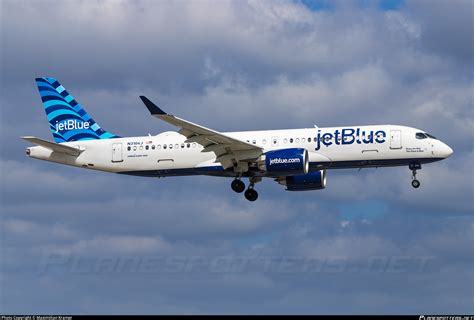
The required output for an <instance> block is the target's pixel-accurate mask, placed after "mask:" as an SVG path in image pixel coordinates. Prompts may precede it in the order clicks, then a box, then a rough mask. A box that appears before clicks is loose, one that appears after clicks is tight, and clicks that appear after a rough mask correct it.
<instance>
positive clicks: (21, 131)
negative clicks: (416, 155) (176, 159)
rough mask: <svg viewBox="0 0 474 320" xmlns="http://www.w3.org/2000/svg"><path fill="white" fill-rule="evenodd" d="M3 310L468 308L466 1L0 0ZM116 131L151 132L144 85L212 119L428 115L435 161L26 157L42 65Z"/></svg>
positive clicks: (160, 98) (241, 124)
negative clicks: (173, 171) (419, 164)
mask: <svg viewBox="0 0 474 320" xmlns="http://www.w3.org/2000/svg"><path fill="white" fill-rule="evenodd" d="M0 13H1V18H0V34H1V47H0V48H1V50H0V59H1V72H0V84H1V92H0V104H1V113H0V119H1V126H0V144H1V146H2V147H1V148H0V176H1V186H0V187H1V197H0V313H70V314H91V313H93V314H116V313H127V314H150V313H153V314H155V313H159V314H161V313H166V314H176V313H190V314H215V313H225V314H235V313H245V314H250V313H251V314H260V313H283V314H287V313H298V314H307V313H317V314H321V313H323V314H352V313H355V314H366V313H382V314H391V313H397V314H406V313H414V314H430V313H437V314H449V313H470V314H472V313H473V312H474V307H473V306H474V250H473V249H474V219H473V212H474V210H473V209H474V200H473V199H474V193H473V186H472V185H473V173H472V164H473V160H474V154H473V143H472V141H473V139H474V130H473V128H474V127H473V124H474V114H473V110H474V107H473V92H474V90H473V89H474V88H473V76H474V74H473V70H474V68H473V67H474V66H473V56H474V53H473V51H474V49H473V46H474V41H473V39H474V38H473V30H474V28H473V2H472V1H462V0H454V1H438V0H434V1H424V0H418V1H376V0H374V1H369V0H360V1H343V0H341V1H323V0H321V1H306V0H303V1H224V0H222V1H151V0H150V1H106V0H104V1H62V2H59V3H58V2H57V1H13V0H3V1H0ZM41 76H50V77H55V78H57V79H58V80H59V81H60V82H61V83H62V84H63V85H64V86H65V87H66V88H67V89H68V91H69V92H70V93H71V94H72V95H73V96H74V97H75V98H76V99H77V100H78V101H79V103H81V105H82V106H83V107H84V108H85V109H86V110H87V111H88V112H89V114H91V115H92V116H93V117H94V119H95V120H96V121H97V122H99V123H100V125H101V126H102V127H103V128H105V129H106V130H107V131H110V132H113V133H115V134H118V135H120V136H139V135H147V134H158V133H160V132H163V131H169V130H175V128H174V127H172V126H170V125H168V124H166V123H163V122H160V121H159V120H157V119H155V118H152V117H150V115H149V113H148V111H147V110H146V108H145V107H144V106H143V104H142V103H141V101H140V100H139V98H138V96H139V95H146V96H148V97H149V98H150V99H152V100H153V101H154V102H156V103H157V104H158V105H160V106H161V107H162V108H163V109H164V110H166V111H168V112H170V113H173V114H176V115H179V116H180V117H182V118H185V119H188V120H190V121H193V122H196V123H199V124H202V125H204V126H206V127H210V128H213V129H215V130H219V131H236V130H259V129H283V128H304V127H312V126H313V125H314V124H316V125H318V126H320V127H324V126H350V125H367V124H400V125H406V126H412V127H416V128H421V129H423V130H426V131H427V132H429V133H431V134H433V135H435V136H437V137H438V138H439V139H441V140H442V141H444V142H446V143H447V144H448V145H450V146H451V147H452V148H453V149H454V154H453V155H452V156H451V157H450V158H449V159H447V160H445V161H442V162H437V163H434V164H429V165H425V166H423V169H422V170H421V171H419V174H418V178H419V180H420V181H421V184H422V185H421V188H420V189H417V190H414V189H413V188H412V187H411V186H410V180H411V173H410V171H409V170H408V168H405V167H400V168H386V169H363V170H360V171H358V170H337V171H330V172H329V173H328V185H327V189H325V190H321V191H314V192H300V193H295V192H287V191H285V190H284V188H283V187H282V186H280V185H278V184H276V183H275V182H273V181H272V180H268V181H264V182H262V183H260V184H258V185H257V190H258V191H259V195H260V196H259V199H258V201H256V202H255V203H250V202H248V201H247V200H245V199H244V197H243V196H242V195H239V194H235V193H234V192H232V191H231V189H230V182H231V180H230V179H228V178H227V179H226V178H218V177H204V176H203V177H179V178H164V179H156V178H141V177H128V176H122V175H114V174H107V173H101V172H94V171H88V170H82V169H78V168H72V167H63V166H58V165H55V164H52V163H47V162H42V161H38V160H34V159H30V158H27V157H26V156H25V148H26V147H28V146H29V145H28V143H26V142H25V141H22V140H21V139H19V137H20V136H23V135H34V136H37V137H41V138H44V139H51V138H52V137H51V136H50V131H49V129H48V125H47V122H46V116H45V114H44V111H43V107H42V105H41V100H40V97H39V95H38V92H37V89H36V86H35V82H34V78H35V77H41Z"/></svg>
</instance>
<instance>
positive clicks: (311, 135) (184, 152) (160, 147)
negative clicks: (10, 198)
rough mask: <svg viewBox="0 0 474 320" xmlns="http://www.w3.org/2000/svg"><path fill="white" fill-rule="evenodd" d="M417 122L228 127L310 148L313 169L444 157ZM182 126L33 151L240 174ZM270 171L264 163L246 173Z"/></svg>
mask: <svg viewBox="0 0 474 320" xmlns="http://www.w3.org/2000/svg"><path fill="white" fill-rule="evenodd" d="M417 132H424V131H422V130H418V129H415V128H410V127H405V126H396V125H377V126H359V127H330V128H309V129H291V130H266V131H242V132H227V133H225V134H226V135H228V136H230V137H234V138H237V139H239V140H243V141H246V142H249V143H251V144H255V145H257V146H260V147H261V148H263V149H264V152H268V151H271V150H277V149H288V148H304V149H306V150H308V156H309V163H310V171H315V170H321V169H332V168H334V169H335V168H358V167H379V166H402V165H409V164H411V163H418V164H422V163H428V162H434V161H438V160H442V159H444V158H447V157H448V156H450V155H451V153H452V150H451V148H449V147H448V146H447V145H446V144H444V143H443V142H441V141H440V140H437V139H432V138H425V139H418V138H416V136H415V135H416V133H417ZM186 139H187V138H186V137H185V136H183V135H181V134H179V133H177V132H164V133H161V134H158V135H156V136H142V137H127V138H115V139H100V140H86V141H77V142H65V143H63V144H64V145H67V146H72V147H76V148H79V149H81V150H84V151H83V152H82V153H81V154H80V155H79V156H72V155H71V156H69V155H67V154H64V153H56V152H53V151H51V150H49V149H47V148H44V147H41V146H35V147H30V148H28V149H27V154H28V155H29V156H30V157H33V158H37V159H42V160H47V161H53V162H57V163H61V164H67V165H71V166H76V167H84V168H88V169H94V170H101V171H107V172H114V173H123V174H132V175H140V176H158V177H159V176H174V175H195V174H204V175H216V176H235V173H234V171H233V170H232V168H231V169H228V170H224V169H223V167H222V166H221V165H220V163H218V162H216V155H215V154H214V153H213V152H202V151H203V147H202V146H201V145H199V144H197V143H195V142H194V143H185V141H186ZM249 174H250V175H254V176H268V175H267V174H266V173H265V172H264V171H261V170H259V169H258V167H255V168H251V170H250V171H249V172H248V173H247V174H244V175H249Z"/></svg>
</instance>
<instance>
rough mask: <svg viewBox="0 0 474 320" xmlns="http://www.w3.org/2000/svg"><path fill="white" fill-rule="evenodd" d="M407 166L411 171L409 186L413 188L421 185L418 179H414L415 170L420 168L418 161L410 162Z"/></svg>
mask: <svg viewBox="0 0 474 320" xmlns="http://www.w3.org/2000/svg"><path fill="white" fill-rule="evenodd" d="M408 168H409V169H410V170H411V172H412V176H411V186H412V187H413V188H415V189H418V188H419V187H420V185H421V183H420V181H419V180H417V179H416V170H421V164H419V163H411V164H410V165H409V166H408Z"/></svg>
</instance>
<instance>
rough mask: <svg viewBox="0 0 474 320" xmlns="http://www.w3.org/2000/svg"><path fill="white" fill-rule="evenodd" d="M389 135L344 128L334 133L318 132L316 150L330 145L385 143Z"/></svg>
mask: <svg viewBox="0 0 474 320" xmlns="http://www.w3.org/2000/svg"><path fill="white" fill-rule="evenodd" d="M386 137H387V133H386V132H385V131H383V130H378V131H375V132H374V131H373V130H370V131H365V130H361V129H360V128H356V129H353V128H344V129H336V130H334V132H325V133H321V130H318V135H317V137H316V148H315V149H316V150H319V149H321V145H325V146H326V147H329V146H330V145H333V144H335V145H346V144H353V143H357V144H372V143H384V142H385V138H386Z"/></svg>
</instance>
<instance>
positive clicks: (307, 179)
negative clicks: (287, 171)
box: [277, 170, 326, 191]
mask: <svg viewBox="0 0 474 320" xmlns="http://www.w3.org/2000/svg"><path fill="white" fill-rule="evenodd" d="M277 182H278V183H279V184H281V185H284V186H286V190H288V191H306V190H321V189H324V188H326V170H319V171H315V172H310V173H307V174H299V175H295V176H286V177H280V178H278V179H277Z"/></svg>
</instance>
